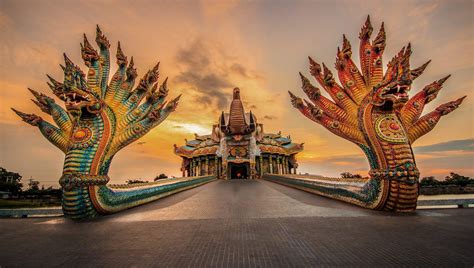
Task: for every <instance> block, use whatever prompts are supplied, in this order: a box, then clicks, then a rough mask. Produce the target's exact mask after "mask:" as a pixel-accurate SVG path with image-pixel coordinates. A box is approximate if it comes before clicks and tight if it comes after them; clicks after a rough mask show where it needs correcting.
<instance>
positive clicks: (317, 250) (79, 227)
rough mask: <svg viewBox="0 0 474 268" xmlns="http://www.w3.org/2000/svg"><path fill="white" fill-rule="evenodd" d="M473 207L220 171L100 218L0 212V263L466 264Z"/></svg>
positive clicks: (473, 259)
mask: <svg viewBox="0 0 474 268" xmlns="http://www.w3.org/2000/svg"><path fill="white" fill-rule="evenodd" d="M473 222H474V210H473V209H453V210H426V211H418V212H416V213H410V214H402V215H400V214H390V213H384V212H375V211H370V210H365V209H361V208H358V207H355V206H351V205H347V204H344V203H342V202H338V201H333V200H329V199H326V198H323V197H319V196H316V195H312V194H309V193H306V192H303V191H299V190H295V189H292V188H288V187H285V186H282V185H278V184H274V183H271V182H266V181H217V182H212V183H209V184H206V185H204V186H202V187H198V188H195V189H192V190H189V191H186V192H182V193H179V194H176V195H173V196H170V197H167V198H165V199H162V200H159V201H157V202H154V203H151V204H148V205H145V206H142V207H139V208H136V209H131V210H129V211H126V212H123V213H120V214H116V215H111V216H107V217H103V218H101V219H98V220H95V221H90V222H82V223H75V222H70V221H67V220H64V219H62V218H48V219H46V218H44V219H0V229H1V230H2V231H1V232H0V241H1V243H0V266H1V267H9V266H81V267H82V266H84V265H85V266H106V267H111V266H113V267H116V266H119V267H123V266H139V267H141V266H160V267H308V266H401V265H404V266H426V267H428V266H429V267H432V266H454V265H458V266H469V267H472V266H473V265H474V255H473V254H472V252H474V243H473V242H472V241H474V239H473V238H474V226H473V224H472V223H473Z"/></svg>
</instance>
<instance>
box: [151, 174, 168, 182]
mask: <svg viewBox="0 0 474 268" xmlns="http://www.w3.org/2000/svg"><path fill="white" fill-rule="evenodd" d="M167 178H168V176H166V174H164V173H161V174H160V175H159V176H156V178H155V180H154V181H157V180H161V179H167Z"/></svg>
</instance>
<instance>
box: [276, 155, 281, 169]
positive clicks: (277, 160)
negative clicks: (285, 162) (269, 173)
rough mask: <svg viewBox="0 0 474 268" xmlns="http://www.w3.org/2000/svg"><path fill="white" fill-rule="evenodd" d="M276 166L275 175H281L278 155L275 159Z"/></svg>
mask: <svg viewBox="0 0 474 268" xmlns="http://www.w3.org/2000/svg"><path fill="white" fill-rule="evenodd" d="M276 166H277V169H276V171H277V172H276V173H277V174H281V156H279V155H277V157H276Z"/></svg>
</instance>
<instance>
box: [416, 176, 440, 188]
mask: <svg viewBox="0 0 474 268" xmlns="http://www.w3.org/2000/svg"><path fill="white" fill-rule="evenodd" d="M440 184H441V182H440V181H438V180H437V179H435V177H433V176H429V177H424V178H422V179H421V181H420V186H436V185H440Z"/></svg>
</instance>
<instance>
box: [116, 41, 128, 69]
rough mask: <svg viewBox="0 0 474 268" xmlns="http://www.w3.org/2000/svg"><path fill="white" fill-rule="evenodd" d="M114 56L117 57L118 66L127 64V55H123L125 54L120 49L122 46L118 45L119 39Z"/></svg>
mask: <svg viewBox="0 0 474 268" xmlns="http://www.w3.org/2000/svg"><path fill="white" fill-rule="evenodd" d="M116 58H117V64H118V65H119V66H120V67H124V66H126V65H127V56H125V54H124V53H123V51H122V47H121V46H120V41H118V44H117V54H116Z"/></svg>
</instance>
